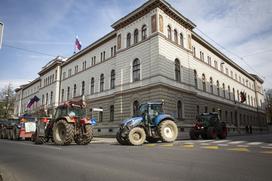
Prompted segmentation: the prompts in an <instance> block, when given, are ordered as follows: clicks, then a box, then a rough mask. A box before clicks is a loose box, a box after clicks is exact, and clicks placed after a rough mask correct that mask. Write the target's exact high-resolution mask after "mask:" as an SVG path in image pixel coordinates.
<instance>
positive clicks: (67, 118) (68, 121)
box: [55, 116, 75, 123]
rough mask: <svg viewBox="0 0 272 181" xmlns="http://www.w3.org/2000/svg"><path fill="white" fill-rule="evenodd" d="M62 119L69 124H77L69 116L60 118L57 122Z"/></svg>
mask: <svg viewBox="0 0 272 181" xmlns="http://www.w3.org/2000/svg"><path fill="white" fill-rule="evenodd" d="M61 119H62V120H65V121H67V123H75V121H74V120H73V119H71V118H70V117H69V116H65V117H59V118H58V119H57V120H56V121H55V122H57V121H59V120H61Z"/></svg>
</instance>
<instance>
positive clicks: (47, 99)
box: [15, 0, 265, 133]
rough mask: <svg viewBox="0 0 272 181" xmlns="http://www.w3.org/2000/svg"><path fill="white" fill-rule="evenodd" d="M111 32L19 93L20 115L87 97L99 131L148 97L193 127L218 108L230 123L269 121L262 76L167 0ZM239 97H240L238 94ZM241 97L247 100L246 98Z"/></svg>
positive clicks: (57, 61)
mask: <svg viewBox="0 0 272 181" xmlns="http://www.w3.org/2000/svg"><path fill="white" fill-rule="evenodd" d="M112 27H113V31H112V32H110V33H108V34H107V35H105V36H104V37H102V38H101V39H99V40H97V41H96V42H94V43H93V44H91V45H89V46H88V47H86V48H84V49H83V50H81V51H79V52H78V53H76V54H74V55H73V56H71V57H69V58H67V59H64V58H61V57H57V58H56V59H54V60H52V61H50V62H49V64H48V65H46V66H45V67H43V69H42V70H41V71H40V72H39V77H38V78H37V79H36V80H34V81H33V82H30V83H29V84H27V85H23V86H21V87H20V88H19V89H17V90H16V93H17V96H16V104H15V115H20V114H22V113H23V112H24V111H25V110H26V104H27V102H28V101H29V100H30V98H31V97H33V96H34V95H36V96H37V97H39V98H40V101H38V102H37V103H36V105H34V106H33V107H32V108H30V110H28V111H30V112H38V111H39V110H41V109H46V110H48V111H49V112H50V113H51V114H53V111H54V108H55V107H56V106H57V105H59V104H61V103H63V102H65V101H67V100H69V99H71V98H73V97H77V96H81V95H84V96H85V98H86V101H87V106H88V108H89V109H92V108H102V109H103V112H101V113H96V114H94V115H93V116H95V117H96V118H97V120H98V127H100V128H99V129H98V131H100V132H103V131H104V132H105V133H106V132H112V131H113V128H114V127H116V126H117V125H118V124H119V123H120V121H121V120H123V119H125V118H127V117H130V116H132V115H134V114H135V113H136V112H137V109H138V107H139V105H140V104H141V103H143V102H147V101H161V100H164V102H165V106H164V109H165V112H166V113H168V114H171V115H173V116H174V117H175V118H176V119H177V120H178V125H179V126H180V127H183V126H186V125H187V126H190V125H191V124H192V121H193V120H194V119H195V117H196V115H197V114H199V113H202V112H211V111H219V113H220V116H221V119H222V120H223V121H226V122H227V123H228V125H231V126H235V127H243V126H245V125H253V126H255V127H264V126H265V115H264V107H263V102H264V92H263V88H262V84H263V80H261V79H260V78H259V77H258V76H257V75H253V74H250V73H248V72H247V71H245V70H244V69H243V68H241V67H240V66H238V65H237V64H236V63H235V62H234V61H232V60H231V59H230V58H228V57H227V56H225V55H224V54H223V53H222V52H220V51H219V50H217V49H216V48H215V47H213V46H212V45H211V44H210V43H209V42H207V41H206V40H204V39H203V38H202V37H200V36H199V35H198V34H197V33H195V32H194V28H195V27H196V25H195V24H194V23H193V22H191V21H190V20H188V19H187V18H186V17H184V16H183V15H181V14H180V13H179V12H178V11H177V10H175V9H174V8H173V7H172V6H171V5H170V4H168V3H167V2H165V1H164V0H150V1H148V2H146V3H145V4H143V5H142V6H141V7H139V8H137V9H136V10H134V11H133V12H131V13H129V14H128V15H127V16H125V17H123V18H121V19H120V20H118V21H117V22H115V23H114V24H113V25H112ZM241 95H242V96H241ZM241 99H245V100H244V102H243V103H242V102H241Z"/></svg>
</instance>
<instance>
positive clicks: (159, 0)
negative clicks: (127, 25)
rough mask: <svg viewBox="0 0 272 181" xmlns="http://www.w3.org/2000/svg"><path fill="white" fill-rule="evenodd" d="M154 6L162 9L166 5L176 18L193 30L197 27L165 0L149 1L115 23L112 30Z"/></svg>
mask: <svg viewBox="0 0 272 181" xmlns="http://www.w3.org/2000/svg"><path fill="white" fill-rule="evenodd" d="M152 5H154V6H155V8H156V7H160V6H161V5H164V6H165V7H166V8H168V9H169V10H170V11H172V12H173V13H174V14H175V15H176V16H178V17H179V18H180V19H181V20H182V21H184V22H185V23H187V24H188V25H189V26H190V27H191V29H193V28H195V27H196V25H195V24H194V23H193V22H192V21H191V20H189V19H188V18H186V17H185V16H183V15H182V14H181V13H179V12H178V11H177V10H176V9H175V8H173V7H172V6H171V5H170V4H169V3H168V2H166V1H165V0H149V1H147V2H146V3H144V4H143V5H141V6H140V7H138V8H137V9H135V10H134V11H132V12H131V13H129V14H128V15H126V16H124V17H122V18H121V19H119V20H117V21H116V22H115V23H113V24H112V25H111V27H112V28H114V29H118V28H117V27H118V25H120V24H121V23H123V22H125V21H127V20H129V19H130V18H133V16H136V15H137V14H139V13H140V12H142V11H143V10H144V9H146V8H149V7H150V6H152Z"/></svg>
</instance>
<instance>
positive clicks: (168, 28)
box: [167, 25, 172, 40]
mask: <svg viewBox="0 0 272 181" xmlns="http://www.w3.org/2000/svg"><path fill="white" fill-rule="evenodd" d="M167 38H168V39H169V40H172V30H171V27H170V25H168V26H167Z"/></svg>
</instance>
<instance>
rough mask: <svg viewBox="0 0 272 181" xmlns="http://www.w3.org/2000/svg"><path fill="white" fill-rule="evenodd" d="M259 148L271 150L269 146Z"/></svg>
mask: <svg viewBox="0 0 272 181" xmlns="http://www.w3.org/2000/svg"><path fill="white" fill-rule="evenodd" d="M261 148H265V149H272V147H271V146H261Z"/></svg>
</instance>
